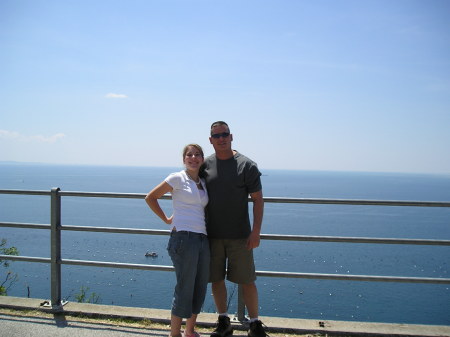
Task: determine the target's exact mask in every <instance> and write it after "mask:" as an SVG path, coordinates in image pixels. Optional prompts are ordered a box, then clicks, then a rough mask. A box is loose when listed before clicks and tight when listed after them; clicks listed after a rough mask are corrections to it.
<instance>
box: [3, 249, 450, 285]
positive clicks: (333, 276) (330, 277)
mask: <svg viewBox="0 0 450 337" xmlns="http://www.w3.org/2000/svg"><path fill="white" fill-rule="evenodd" d="M1 259H3V260H12V261H25V262H43V263H50V258H41V257H28V256H12V255H0V260H1ZM59 263H60V264H64V265H78V266H86V267H106V268H126V269H140V270H156V271H174V270H175V268H174V267H172V266H160V265H146V264H133V263H118V262H102V261H89V260H72V259H61V261H60V262H59ZM256 275H257V276H261V277H282V278H301V279H316V280H317V279H318V280H340V281H370V282H402V283H433V284H450V278H431V277H399V276H372V275H344V274H321V273H294V272H275V271H256Z"/></svg>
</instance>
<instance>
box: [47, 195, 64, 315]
mask: <svg viewBox="0 0 450 337" xmlns="http://www.w3.org/2000/svg"><path fill="white" fill-rule="evenodd" d="M59 191H60V189H59V188H58V187H55V188H52V191H51V200H50V225H51V230H50V233H51V234H50V268H51V284H50V289H51V305H52V310H53V311H60V310H61V309H62V304H61V196H60V194H59Z"/></svg>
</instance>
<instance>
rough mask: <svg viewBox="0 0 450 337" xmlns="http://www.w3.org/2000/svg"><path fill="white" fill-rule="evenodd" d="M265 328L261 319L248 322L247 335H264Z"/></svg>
mask: <svg viewBox="0 0 450 337" xmlns="http://www.w3.org/2000/svg"><path fill="white" fill-rule="evenodd" d="M266 336H268V335H267V333H266V329H264V327H263V324H262V322H261V321H259V320H258V321H254V322H251V323H250V330H249V331H248V337H266Z"/></svg>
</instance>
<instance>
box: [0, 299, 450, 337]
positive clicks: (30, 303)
mask: <svg viewBox="0 0 450 337" xmlns="http://www.w3.org/2000/svg"><path fill="white" fill-rule="evenodd" d="M44 302H45V300H42V299H33V298H22V297H11V296H0V308H8V309H14V310H35V311H42V312H46V313H56V311H54V310H53V309H52V308H51V307H45V306H43V305H41V304H42V303H44ZM59 312H61V313H64V314H67V315H72V316H87V317H93V318H122V319H131V320H136V321H140V320H149V321H152V322H156V323H163V324H170V310H160V309H149V308H133V307H121V306H112V305H100V304H90V303H75V302H68V303H67V304H65V305H64V306H63V308H62V310H60V311H59ZM260 319H261V320H262V321H263V323H264V324H265V325H266V326H267V327H268V330H269V333H271V332H272V333H289V334H310V333H312V334H322V335H328V336H343V335H345V336H450V326H447V325H418V324H391V323H368V322H347V321H319V320H311V319H292V318H280V317H265V316H261V317H260ZM216 320H217V315H216V314H211V313H201V314H200V315H199V316H198V324H199V325H200V326H205V327H212V326H214V325H215V323H216ZM233 325H234V328H235V329H236V330H246V326H245V325H244V324H241V322H238V321H233Z"/></svg>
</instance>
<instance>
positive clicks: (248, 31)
mask: <svg viewBox="0 0 450 337" xmlns="http://www.w3.org/2000/svg"><path fill="white" fill-rule="evenodd" d="M449 17H450V2H449V1H445V0H444V1H436V0H430V1H425V0H423V1H413V0H408V1H405V0H396V1H392V0H388V1H384V0H379V1H370V0H369V1H360V0H358V1H346V0H342V1H331V0H330V1H320V0H319V1H301V0H299V1H294V0H292V1H287V0H276V1H275V0H273V1H267V0H258V1H253V0H249V1H245V0H239V1H234V0H228V1H212V0H209V1H206V0H203V1H189V0H164V1H162V0H161V1H156V0H148V1H134V0H126V1H113V0H110V1H93V0H89V1H85V0H76V1H71V0H68V1H51V0H46V1H43V0H1V1H0V50H1V53H0V102H1V104H0V161H24V162H44V163H62V164H94V165H97V164H100V165H139V166H141V165H143V166H180V165H181V149H182V147H183V146H184V145H185V144H187V143H191V142H195V143H199V144H200V145H202V146H203V147H204V150H205V152H206V154H211V153H212V152H213V149H212V146H211V145H210V144H209V140H208V136H209V127H210V124H211V123H212V122H213V121H216V120H225V121H227V122H228V123H229V125H230V127H231V131H232V133H233V135H234V142H233V143H234V144H233V145H234V146H233V147H234V148H235V149H237V150H238V151H240V152H242V153H244V154H246V155H247V156H249V157H250V158H252V159H254V160H255V161H256V162H257V163H258V164H259V166H260V168H265V169H298V170H337V171H376V172H380V171H381V172H420V173H446V174H448V173H450V150H449V148H450V20H449Z"/></svg>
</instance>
